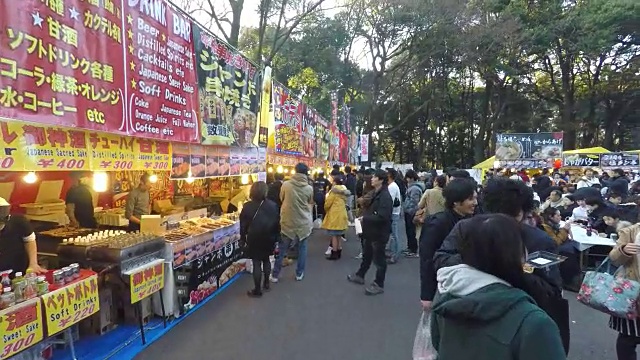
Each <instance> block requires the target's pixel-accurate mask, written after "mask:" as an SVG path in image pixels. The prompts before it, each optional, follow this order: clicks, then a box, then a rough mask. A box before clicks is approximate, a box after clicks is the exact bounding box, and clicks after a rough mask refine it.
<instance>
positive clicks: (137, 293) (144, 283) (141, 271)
mask: <svg viewBox="0 0 640 360" xmlns="http://www.w3.org/2000/svg"><path fill="white" fill-rule="evenodd" d="M128 275H129V280H130V288H131V303H132V304H135V303H137V302H138V301H140V300H142V299H145V298H147V297H149V296H151V295H153V294H154V293H156V292H158V291H160V290H161V289H162V288H164V260H156V261H153V262H151V263H149V264H147V265H145V266H141V267H139V268H137V269H134V270H133V271H131V272H129V273H128Z"/></svg>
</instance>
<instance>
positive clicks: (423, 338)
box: [413, 311, 438, 360]
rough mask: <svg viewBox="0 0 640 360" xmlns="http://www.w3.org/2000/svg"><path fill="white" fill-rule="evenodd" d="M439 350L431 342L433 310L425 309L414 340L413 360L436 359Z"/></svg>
mask: <svg viewBox="0 0 640 360" xmlns="http://www.w3.org/2000/svg"><path fill="white" fill-rule="evenodd" d="M437 358H438V352H437V351H436V349H435V348H434V347H433V344H432V343H431V311H423V312H422V316H421V317H420V323H418V330H416V338H415V339H414V340H413V360H436V359H437Z"/></svg>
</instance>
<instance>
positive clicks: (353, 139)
mask: <svg viewBox="0 0 640 360" xmlns="http://www.w3.org/2000/svg"><path fill="white" fill-rule="evenodd" d="M359 148H360V141H358V134H356V132H355V131H352V132H351V134H350V135H349V164H357V163H358V152H359Z"/></svg>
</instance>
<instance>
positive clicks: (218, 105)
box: [193, 26, 261, 147]
mask: <svg viewBox="0 0 640 360" xmlns="http://www.w3.org/2000/svg"><path fill="white" fill-rule="evenodd" d="M193 38H194V43H195V53H196V63H197V73H198V88H199V94H200V117H201V118H202V126H201V140H202V143H203V144H206V145H226V146H239V147H250V146H254V145H258V143H257V142H255V139H256V138H257V137H256V135H257V134H258V133H259V127H260V126H259V123H258V118H257V112H258V107H259V101H260V97H259V93H258V92H259V91H260V89H261V86H260V72H259V71H257V68H256V66H255V65H254V64H253V63H251V62H250V61H249V60H248V59H247V58H246V57H244V56H243V55H242V54H240V52H239V51H238V50H236V49H233V48H232V47H230V46H229V45H227V44H226V43H224V42H223V41H222V40H220V39H218V38H217V37H216V36H214V35H212V34H209V33H207V32H206V31H205V30H202V29H200V28H199V27H198V26H194V29H193Z"/></svg>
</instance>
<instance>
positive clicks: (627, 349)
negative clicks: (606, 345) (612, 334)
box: [609, 224, 640, 360]
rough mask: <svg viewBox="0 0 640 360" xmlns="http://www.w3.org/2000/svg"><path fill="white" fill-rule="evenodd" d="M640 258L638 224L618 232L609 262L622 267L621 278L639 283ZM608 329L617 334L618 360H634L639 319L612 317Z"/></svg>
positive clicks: (637, 341)
mask: <svg viewBox="0 0 640 360" xmlns="http://www.w3.org/2000/svg"><path fill="white" fill-rule="evenodd" d="M639 256H640V224H635V225H632V226H629V227H626V228H622V229H619V230H618V242H617V243H616V246H615V247H614V248H613V250H611V252H610V253H609V258H610V259H611V262H612V263H613V264H614V265H616V266H624V269H623V271H624V273H623V276H624V277H625V278H627V279H630V280H635V281H640V272H639V271H638V266H639V265H640V262H638V257H639ZM609 327H610V328H612V329H613V330H616V331H617V332H618V339H617V341H616V353H617V354H618V360H628V359H633V360H636V346H637V345H638V344H640V319H633V320H628V319H624V318H619V317H615V316H612V317H611V319H610V320H609Z"/></svg>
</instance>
